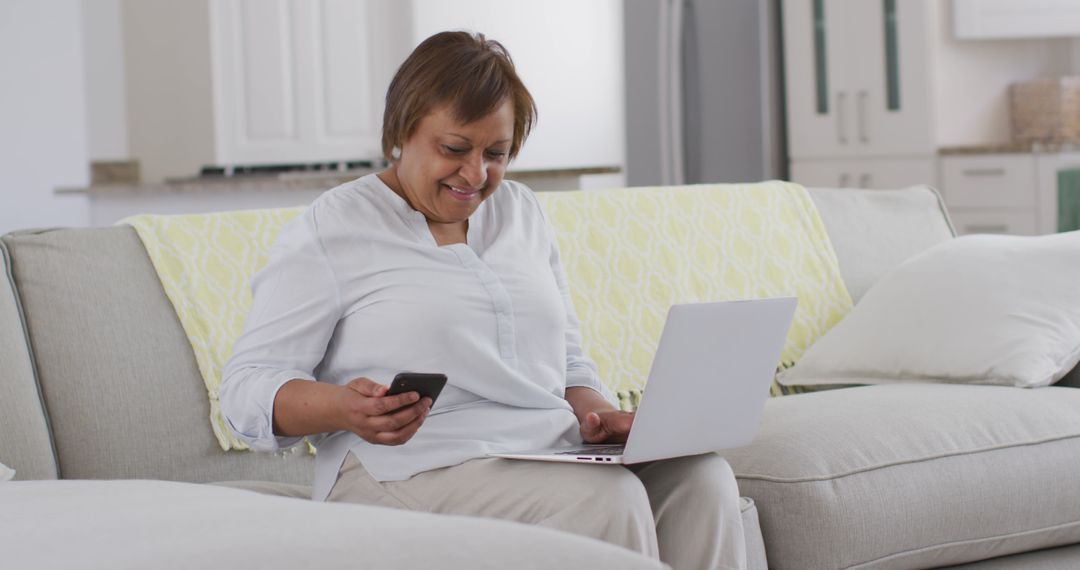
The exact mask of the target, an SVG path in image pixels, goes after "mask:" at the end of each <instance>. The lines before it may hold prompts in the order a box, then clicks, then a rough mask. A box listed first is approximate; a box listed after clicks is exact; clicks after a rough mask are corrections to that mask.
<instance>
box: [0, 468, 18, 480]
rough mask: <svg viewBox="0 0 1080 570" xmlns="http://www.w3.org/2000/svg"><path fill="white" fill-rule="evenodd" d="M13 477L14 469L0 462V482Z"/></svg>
mask: <svg viewBox="0 0 1080 570" xmlns="http://www.w3.org/2000/svg"><path fill="white" fill-rule="evenodd" d="M14 478H15V470H14V469H12V468H10V467H8V466H7V465H4V464H3V463H0V483H2V482H4V481H11V480H12V479H14Z"/></svg>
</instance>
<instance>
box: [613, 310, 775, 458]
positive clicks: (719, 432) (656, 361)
mask: <svg viewBox="0 0 1080 570" xmlns="http://www.w3.org/2000/svg"><path fill="white" fill-rule="evenodd" d="M795 305H796V299H795V298H794V297H779V298H772V299H751V300H745V301H725V302H719V303H692V304H684V305H674V306H672V307H671V309H670V310H669V312H668V318H667V321H666V323H665V324H664V330H663V332H662V333H661V335H660V342H659V344H658V345H657V349H656V356H655V357H654V358H653V364H652V369H651V370H650V372H649V380H648V383H647V385H646V388H645V395H644V397H643V398H642V400H641V405H640V406H639V408H638V412H637V415H636V417H635V418H634V427H633V429H632V430H631V432H630V436H629V439H628V440H627V444H626V451H625V453H624V456H623V458H624V460H625V461H626V462H627V463H637V462H640V461H652V460H655V459H665V458H668V457H678V456H683V455H695V454H699V453H707V452H710V451H718V450H723V449H731V448H734V447H740V446H743V445H746V444H748V443H750V441H751V440H753V438H754V435H755V434H756V433H757V430H758V425H759V424H760V422H761V412H762V409H763V408H764V407H765V400H766V399H767V398H768V397H769V387H770V385H771V384H772V379H773V375H774V374H775V372H776V366H777V364H779V362H780V353H781V351H782V350H783V347H784V341H785V339H786V338H787V332H788V327H789V326H790V325H791V319H792V316H793V315H794V314H795ZM673 380H674V381H673Z"/></svg>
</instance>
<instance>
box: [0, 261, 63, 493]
mask: <svg viewBox="0 0 1080 570" xmlns="http://www.w3.org/2000/svg"><path fill="white" fill-rule="evenodd" d="M0 255H2V256H3V260H4V269H3V271H2V272H0V434H3V437H0V463H3V464H4V465H7V466H8V467H11V468H12V469H14V470H15V478H16V479H56V476H57V474H56V460H55V457H54V456H53V449H52V442H51V439H50V437H49V426H48V421H47V419H46V417H45V410H44V408H42V406H41V400H40V399H39V397H38V388H37V381H36V380H35V379H34V369H33V365H32V364H31V359H30V348H29V347H28V346H27V344H26V336H25V334H24V331H23V325H22V318H21V315H20V313H19V305H18V302H17V298H16V292H15V290H14V288H13V286H12V283H11V279H10V276H11V266H10V264H9V263H8V261H9V260H8V255H7V249H6V248H4V247H3V243H2V242H0Z"/></svg>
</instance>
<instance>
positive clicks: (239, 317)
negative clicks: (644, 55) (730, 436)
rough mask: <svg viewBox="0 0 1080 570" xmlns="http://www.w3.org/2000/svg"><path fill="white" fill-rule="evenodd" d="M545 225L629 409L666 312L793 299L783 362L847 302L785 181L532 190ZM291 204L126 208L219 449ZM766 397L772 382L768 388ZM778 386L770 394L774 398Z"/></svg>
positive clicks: (820, 232) (802, 203)
mask: <svg viewBox="0 0 1080 570" xmlns="http://www.w3.org/2000/svg"><path fill="white" fill-rule="evenodd" d="M537 197H538V198H539V200H540V202H541V205H542V206H543V208H544V210H545V212H546V214H547V216H548V219H549V221H550V222H551V224H552V226H554V228H555V232H556V235H557V239H558V240H559V245H560V248H561V250H562V256H563V257H562V260H563V264H564V265H565V267H566V272H567V276H568V279H569V282H570V289H571V295H572V297H573V300H574V304H575V307H576V309H577V312H578V316H579V317H580V320H581V323H582V336H583V337H584V345H585V350H586V353H587V354H589V355H590V356H591V357H592V358H593V359H594V360H595V361H596V364H597V366H598V367H599V369H600V374H601V377H602V378H604V380H605V382H606V383H607V385H608V386H609V387H610V388H611V389H612V390H613V391H616V392H618V393H619V395H620V398H621V399H623V400H624V402H623V405H624V407H629V406H631V405H632V404H636V400H637V398H638V397H639V395H640V389H641V388H642V387H643V385H644V382H645V379H646V377H647V376H648V371H649V366H650V365H651V360H652V355H653V352H654V351H655V349H656V344H657V342H658V340H659V338H660V331H661V328H662V326H663V324H664V318H665V316H666V314H667V310H668V307H669V306H670V305H671V304H672V303H677V302H694V301H704V300H724V299H742V298H751V297H766V296H780V295H794V296H797V297H798V298H799V305H798V309H797V310H796V313H795V321H794V323H793V325H792V328H791V332H790V333H789V335H788V339H787V344H786V345H785V348H784V352H783V361H784V362H786V363H789V362H794V361H795V360H796V359H798V357H799V356H800V355H801V354H802V353H803V351H804V350H805V349H806V348H807V347H808V346H809V345H810V344H811V343H812V342H814V340H816V339H817V338H818V337H820V336H821V335H822V334H824V333H825V331H827V330H828V329H829V328H830V327H832V325H833V324H835V323H836V322H838V321H839V320H840V319H841V318H842V317H843V316H844V315H846V314H847V312H848V311H850V310H851V298H850V296H849V295H848V293H847V290H846V289H845V287H844V284H843V281H842V280H841V278H840V271H839V267H838V265H837V261H836V255H835V253H834V252H833V249H832V246H831V244H830V243H829V239H828V236H827V235H826V233H825V228H824V226H823V225H822V222H821V219H820V218H819V217H818V214H817V210H816V209H815V208H814V205H813V203H812V202H811V201H810V197H809V195H808V194H807V193H806V190H805V189H803V188H802V187H801V186H797V185H794V184H788V183H783V182H764V183H759V184H746V185H711V186H681V187H673V188H635V189H617V190H590V191H580V192H549V193H538V194H537ZM302 210H303V209H302V208H287V209H272V210H253V211H239V212H225V213H216V214H201V215H186V216H150V215H142V216H134V217H131V218H127V219H125V220H122V221H121V222H120V223H127V224H130V225H132V226H133V227H134V228H135V230H136V231H137V232H138V234H139V238H140V239H141V240H142V242H143V244H144V245H145V247H146V250H147V253H148V254H149V255H150V259H151V261H152V262H153V264H154V268H155V270H156V271H157V273H158V276H159V277H160V278H161V282H162V285H163V286H164V289H165V293H166V294H167V295H168V297H169V300H170V301H172V304H173V306H174V307H175V308H176V313H177V316H178V317H179V319H180V323H181V324H182V325H183V327H184V331H185V332H186V333H187V336H188V339H189V340H190V341H191V346H192V348H193V349H194V351H195V358H196V360H197V361H198V365H199V370H200V372H201V373H202V376H203V381H204V382H205V384H206V389H207V392H208V394H209V397H210V423H211V426H212V428H213V430H214V434H215V435H216V436H217V438H218V442H219V443H220V444H221V447H222V449H225V450H229V449H245V448H246V445H244V443H243V442H241V441H240V440H238V439H237V438H236V437H235V436H234V435H233V434H232V433H231V432H230V431H229V429H228V428H227V427H226V425H225V424H224V420H223V419H222V417H221V412H220V409H219V407H218V387H219V385H220V382H221V371H222V368H223V367H224V365H225V363H226V362H227V361H228V359H229V356H230V355H231V353H232V346H233V344H234V343H235V341H236V339H237V338H238V337H239V336H240V333H241V332H242V330H243V326H244V321H245V319H246V318H247V313H248V310H249V309H250V306H251V279H252V277H253V276H254V275H255V273H256V272H258V270H259V269H261V268H262V266H263V265H264V264H265V263H266V254H267V252H268V251H269V249H270V246H271V245H272V244H273V242H274V240H275V239H276V237H277V234H278V232H279V231H280V230H281V228H282V227H283V226H284V225H285V224H286V223H287V222H288V221H289V220H291V219H292V218H294V217H295V216H296V215H298V214H299V213H300V212H301V211H302ZM774 391H775V387H774ZM775 393H778V392H775Z"/></svg>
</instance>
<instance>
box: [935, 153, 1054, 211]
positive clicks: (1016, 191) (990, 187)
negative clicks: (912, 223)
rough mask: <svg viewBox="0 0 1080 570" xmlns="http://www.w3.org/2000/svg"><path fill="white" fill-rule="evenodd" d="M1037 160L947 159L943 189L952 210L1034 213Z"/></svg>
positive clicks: (1001, 156) (991, 156) (943, 161)
mask: <svg viewBox="0 0 1080 570" xmlns="http://www.w3.org/2000/svg"><path fill="white" fill-rule="evenodd" d="M1037 185H1038V178H1037V177H1036V173H1035V158H1034V156H1033V155H1031V154H1027V153H1017V154H985V155H961V156H945V157H942V159H941V187H942V192H943V193H944V197H945V203H946V204H947V205H949V206H950V207H953V208H1022V209H1027V210H1031V211H1032V212H1034V210H1035V188H1036V186H1037Z"/></svg>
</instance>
